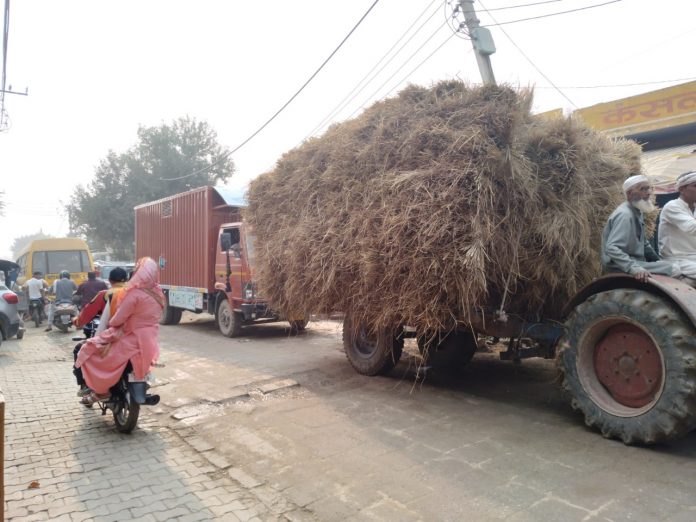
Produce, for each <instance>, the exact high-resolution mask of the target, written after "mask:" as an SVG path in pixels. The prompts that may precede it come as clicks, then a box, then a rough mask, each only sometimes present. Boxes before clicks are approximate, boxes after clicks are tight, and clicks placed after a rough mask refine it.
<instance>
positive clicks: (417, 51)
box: [348, 20, 455, 119]
mask: <svg viewBox="0 0 696 522" xmlns="http://www.w3.org/2000/svg"><path fill="white" fill-rule="evenodd" d="M447 23H448V22H447V20H445V22H444V23H443V24H442V25H440V26H439V27H438V28H437V29H435V31H434V32H433V33H432V34H431V35H430V36H429V37H428V39H427V40H426V41H425V42H423V43H422V44H421V46H420V47H419V48H418V49H416V50H415V52H414V53H413V54H411V56H409V57H408V58H407V59H406V61H405V62H404V63H402V64H401V66H400V67H399V68H398V69H397V70H396V71H394V73H393V74H392V75H391V76H390V77H389V78H387V79H386V80H385V81H384V83H382V85H380V86H379V87H378V88H377V90H375V92H373V93H372V94H371V95H370V97H369V98H367V100H366V101H365V102H364V103H363V104H362V105H360V106H359V107H358V108H357V109H355V110H354V111H353V112H352V113H351V114H350V115H349V116H348V119H350V118H352V117H353V116H354V115H355V114H356V113H357V112H358V111H360V110H361V109H362V108H363V107H364V106H365V104H366V103H368V102H369V101H370V100H372V99H374V97H375V96H376V95H377V93H378V92H379V91H381V90H382V87H384V86H385V85H386V84H387V83H389V82H390V81H391V79H392V78H394V76H396V75H397V74H398V73H399V71H401V69H403V68H404V67H405V66H406V64H407V63H408V62H410V61H411V60H412V59H413V57H414V56H416V54H418V53H419V52H420V50H421V49H423V47H425V46H426V45H427V44H428V42H429V41H430V40H432V39H433V37H434V36H435V35H436V34H437V33H439V32H440V30H441V29H442V28H443V27H444V26H445V25H447ZM454 35H455V33H452V34H451V35H450V36H449V37H448V38H447V40H446V41H445V42H443V44H442V45H444V43H446V42H447V41H449V39H450V38H451V37H453V36H454ZM442 45H441V46H442ZM441 46H440V47H441ZM438 49H439V48H438Z"/></svg>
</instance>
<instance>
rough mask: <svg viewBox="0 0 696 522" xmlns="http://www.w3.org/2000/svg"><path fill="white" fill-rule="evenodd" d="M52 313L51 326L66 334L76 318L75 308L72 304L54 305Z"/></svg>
mask: <svg viewBox="0 0 696 522" xmlns="http://www.w3.org/2000/svg"><path fill="white" fill-rule="evenodd" d="M54 306H55V311H54V313H53V326H55V327H56V328H58V329H59V330H60V331H61V332H67V331H68V328H70V327H71V326H72V321H73V319H74V318H75V317H77V307H76V306H75V305H74V304H72V303H56V304H55V305H54Z"/></svg>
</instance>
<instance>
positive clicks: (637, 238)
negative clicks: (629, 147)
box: [601, 174, 681, 282]
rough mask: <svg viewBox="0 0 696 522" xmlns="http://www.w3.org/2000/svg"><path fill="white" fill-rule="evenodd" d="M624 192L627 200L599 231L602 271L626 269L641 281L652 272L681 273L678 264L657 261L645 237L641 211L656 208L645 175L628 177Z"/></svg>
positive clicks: (626, 271) (674, 275)
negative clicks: (600, 236)
mask: <svg viewBox="0 0 696 522" xmlns="http://www.w3.org/2000/svg"><path fill="white" fill-rule="evenodd" d="M623 191H624V194H625V195H626V201H624V202H623V203H621V205H619V206H618V207H617V209H616V210H614V212H612V214H611V216H609V220H608V221H607V224H606V226H605V227H604V232H603V233H602V254H601V260H602V269H603V270H604V272H625V273H627V274H630V275H632V276H634V277H635V278H636V279H638V280H639V281H642V282H646V281H647V280H648V278H649V277H650V275H651V274H661V275H667V276H672V277H678V276H680V275H681V271H680V269H679V267H678V265H677V264H675V263H672V262H670V261H664V260H660V257H659V256H658V255H657V252H655V249H653V247H652V245H651V244H650V243H649V241H648V240H647V238H646V237H645V220H644V214H645V213H648V212H652V211H653V210H655V205H654V204H653V202H652V201H651V200H650V196H651V194H652V188H651V186H650V182H649V180H648V178H647V177H646V176H644V175H642V174H639V175H636V176H631V177H630V178H628V179H627V180H626V181H624V184H623Z"/></svg>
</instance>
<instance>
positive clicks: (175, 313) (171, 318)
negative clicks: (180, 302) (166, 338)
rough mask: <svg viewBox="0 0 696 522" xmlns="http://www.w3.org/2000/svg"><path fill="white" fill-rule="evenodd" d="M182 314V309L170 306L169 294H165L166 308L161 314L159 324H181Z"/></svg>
mask: <svg viewBox="0 0 696 522" xmlns="http://www.w3.org/2000/svg"><path fill="white" fill-rule="evenodd" d="M182 313H183V310H182V309H181V308H174V307H171V306H169V294H165V299H164V307H163V308H162V313H161V314H160V319H159V324H179V321H181V314H182Z"/></svg>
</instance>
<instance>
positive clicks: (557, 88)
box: [479, 0, 619, 109]
mask: <svg viewBox="0 0 696 522" xmlns="http://www.w3.org/2000/svg"><path fill="white" fill-rule="evenodd" d="M616 1H619V0H616ZM479 3H480V4H481V7H483V10H484V11H486V12H488V9H486V6H485V5H483V2H481V1H480V0H479ZM488 15H489V16H490V17H491V18H492V19H493V21H494V22H495V21H496V19H495V17H494V16H493V15H492V14H491V13H488ZM496 25H500V24H496ZM499 29H500V30H501V31H502V32H503V34H504V35H505V36H506V37H507V39H508V40H510V43H511V44H512V45H514V46H515V48H516V49H517V50H518V51H519V52H520V54H521V55H522V56H524V58H525V60H527V61H528V62H529V63H530V64H531V66H532V67H534V69H536V71H537V72H538V73H539V74H541V76H543V77H544V79H546V81H547V82H549V83H550V84H551V85H552V86H553V88H554V89H556V91H558V93H559V94H560V95H561V96H563V97H564V98H565V99H566V100H568V102H569V103H570V104H571V105H572V106H573V107H575V108H576V109H577V108H578V106H577V105H575V102H573V100H571V99H570V98H569V97H568V96H567V95H566V94H565V93H564V92H563V91H562V90H561V89H560V88H559V87H558V86H557V85H556V84H555V83H553V81H552V80H551V78H549V77H548V76H546V74H544V72H543V71H542V70H541V69H539V67H538V66H537V64H535V63H534V62H533V61H532V59H531V58H530V57H529V56H527V54H526V53H525V52H524V51H523V50H522V48H521V47H520V46H519V45H517V44H516V43H515V40H513V39H512V37H511V36H510V35H509V34H508V33H507V31H506V30H505V29H503V28H502V27H499Z"/></svg>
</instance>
